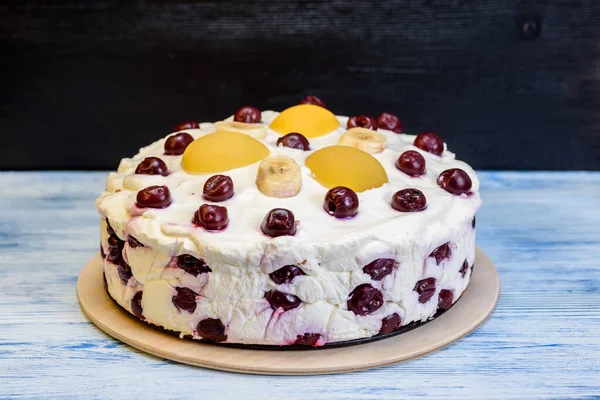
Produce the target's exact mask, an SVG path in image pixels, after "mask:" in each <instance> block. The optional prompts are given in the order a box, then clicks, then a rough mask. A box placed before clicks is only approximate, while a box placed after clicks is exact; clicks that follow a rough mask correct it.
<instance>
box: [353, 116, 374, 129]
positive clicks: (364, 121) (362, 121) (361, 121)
mask: <svg viewBox="0 0 600 400" xmlns="http://www.w3.org/2000/svg"><path fill="white" fill-rule="evenodd" d="M357 127H359V128H367V129H371V130H374V131H376V130H377V121H375V119H373V117H369V116H368V115H357V116H354V117H350V118H349V119H348V123H347V124H346V128H347V129H350V128H357Z"/></svg>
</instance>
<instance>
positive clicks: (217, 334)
mask: <svg viewBox="0 0 600 400" xmlns="http://www.w3.org/2000/svg"><path fill="white" fill-rule="evenodd" d="M197 330H198V334H199V335H200V336H202V337H203V338H205V339H208V340H212V341H215V342H224V341H226V340H227V335H226V334H225V325H223V323H222V322H221V320H220V319H218V318H206V319H203V320H202V321H200V322H198V327H197Z"/></svg>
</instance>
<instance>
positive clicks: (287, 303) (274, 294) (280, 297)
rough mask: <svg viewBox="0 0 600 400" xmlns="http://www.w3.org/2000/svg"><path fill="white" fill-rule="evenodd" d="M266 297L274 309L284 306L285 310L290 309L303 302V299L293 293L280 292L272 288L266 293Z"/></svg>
mask: <svg viewBox="0 0 600 400" xmlns="http://www.w3.org/2000/svg"><path fill="white" fill-rule="evenodd" d="M265 299H266V300H267V301H268V302H269V304H270V305H271V308H272V309H273V310H277V309H278V308H282V309H283V311H288V310H291V309H294V308H297V307H299V306H300V304H302V300H300V299H299V298H298V297H296V296H294V295H293V294H289V293H284V292H280V291H279V290H270V291H268V292H267V293H265Z"/></svg>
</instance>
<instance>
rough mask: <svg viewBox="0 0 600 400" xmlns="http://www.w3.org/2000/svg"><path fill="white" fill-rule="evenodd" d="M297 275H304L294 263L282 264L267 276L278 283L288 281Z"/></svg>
mask: <svg viewBox="0 0 600 400" xmlns="http://www.w3.org/2000/svg"><path fill="white" fill-rule="evenodd" d="M299 275H306V274H305V273H304V271H302V269H300V267H298V266H296V265H284V266H283V267H281V268H279V269H278V270H277V271H274V272H271V273H270V274H269V277H270V278H271V279H272V280H273V282H275V283H276V284H278V285H281V284H283V283H290V282H291V281H293V280H294V278H295V277H297V276H299Z"/></svg>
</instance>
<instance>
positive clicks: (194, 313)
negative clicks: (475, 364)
mask: <svg viewBox="0 0 600 400" xmlns="http://www.w3.org/2000/svg"><path fill="white" fill-rule="evenodd" d="M478 189H479V182H478V180H477V176H476V174H475V172H474V171H473V169H472V168H471V167H469V165H467V164H466V163H464V162H462V161H458V160H456V159H455V156H454V154H453V153H451V152H450V151H448V149H447V148H446V146H445V144H444V142H443V140H442V139H441V138H440V137H439V136H438V135H436V134H434V133H431V132H425V133H421V134H419V135H416V136H415V135H410V134H406V133H403V132H402V126H401V122H400V120H399V119H398V118H397V117H396V116H394V115H391V114H388V113H383V114H381V115H379V116H378V118H372V117H369V116H364V115H359V116H354V117H350V118H348V117H344V116H336V115H334V114H333V113H332V112H330V111H329V110H328V109H327V108H326V107H325V105H324V104H323V102H322V101H321V100H320V99H318V98H315V97H307V98H305V99H304V100H303V101H302V102H301V104H299V105H296V106H292V107H290V108H288V109H286V110H284V111H282V112H281V113H279V112H275V111H262V112H261V111H259V110H258V109H256V108H254V107H250V106H245V107H242V108H241V109H239V110H238V111H237V112H236V113H235V114H234V115H233V116H231V117H229V118H227V119H225V120H223V121H217V122H214V123H197V122H195V121H189V122H184V123H181V124H179V125H177V126H176V127H175V128H174V129H173V133H170V134H169V135H167V136H166V137H165V138H163V139H160V140H157V141H156V142H154V143H152V144H150V145H149V146H146V147H143V148H142V149H140V151H139V153H138V154H137V155H135V156H134V157H132V158H124V159H123V160H122V161H121V163H120V165H119V167H118V170H117V172H112V173H110V174H109V177H108V180H107V183H106V189H105V191H104V192H103V193H102V194H101V195H100V197H99V198H98V199H97V201H96V206H97V209H98V211H99V213H100V215H101V223H100V225H101V230H100V232H101V245H100V250H101V251H100V253H101V257H102V259H103V273H104V284H105V288H106V290H107V291H108V294H109V295H110V297H112V299H113V300H114V301H115V302H116V303H117V304H118V305H120V306H121V307H122V308H124V309H125V310H127V311H129V312H130V313H131V314H133V315H134V316H135V317H137V318H139V319H141V320H143V321H145V322H146V323H149V324H152V325H154V326H156V327H160V328H163V329H166V330H169V331H173V332H176V333H178V334H179V335H180V336H181V337H182V338H183V337H191V338H193V339H200V340H204V341H210V342H218V343H226V344H240V345H271V346H290V345H304V346H323V345H327V344H332V343H336V344H339V343H343V342H346V341H353V340H356V339H366V338H377V337H381V335H385V334H390V333H392V332H394V331H397V330H399V329H401V328H402V327H405V326H408V325H410V324H413V323H420V322H425V321H428V320H431V319H432V318H434V317H435V316H436V315H438V313H439V312H440V311H442V310H446V309H448V308H450V307H451V306H452V305H453V304H454V303H455V302H456V301H457V300H458V299H459V298H460V296H461V295H462V293H463V292H464V291H465V290H466V289H467V285H468V283H469V279H470V276H471V272H472V269H473V263H474V260H475V213H476V211H477V210H478V209H479V207H480V205H481V199H480V196H479V192H478Z"/></svg>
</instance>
